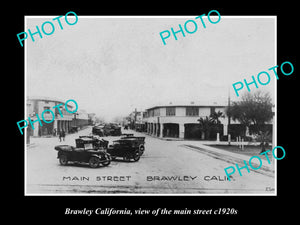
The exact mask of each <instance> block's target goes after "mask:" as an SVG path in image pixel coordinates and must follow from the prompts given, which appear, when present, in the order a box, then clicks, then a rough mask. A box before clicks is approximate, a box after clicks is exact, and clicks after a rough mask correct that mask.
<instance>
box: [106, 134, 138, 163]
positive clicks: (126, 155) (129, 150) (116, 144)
mask: <svg viewBox="0 0 300 225" xmlns="http://www.w3.org/2000/svg"><path fill="white" fill-rule="evenodd" d="M107 152H108V153H109V154H110V155H111V158H112V159H113V160H114V159H116V158H117V157H121V158H123V160H124V161H131V159H133V161H135V162H136V161H139V160H140V157H141V155H142V154H143V153H142V150H141V148H140V144H139V141H137V139H136V138H126V139H119V140H116V141H113V144H112V145H110V146H108V149H107Z"/></svg>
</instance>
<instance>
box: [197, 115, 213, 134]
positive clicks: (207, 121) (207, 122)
mask: <svg viewBox="0 0 300 225" xmlns="http://www.w3.org/2000/svg"><path fill="white" fill-rule="evenodd" d="M198 121H199V124H200V131H201V132H203V133H204V139H208V138H209V136H210V131H211V129H212V126H213V124H214V123H213V119H212V118H211V117H208V116H206V117H205V118H203V117H201V118H200V119H198Z"/></svg>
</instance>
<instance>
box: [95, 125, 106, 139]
mask: <svg viewBox="0 0 300 225" xmlns="http://www.w3.org/2000/svg"><path fill="white" fill-rule="evenodd" d="M92 133H93V134H95V135H98V136H100V137H103V136H104V131H103V126H94V127H93V128H92Z"/></svg>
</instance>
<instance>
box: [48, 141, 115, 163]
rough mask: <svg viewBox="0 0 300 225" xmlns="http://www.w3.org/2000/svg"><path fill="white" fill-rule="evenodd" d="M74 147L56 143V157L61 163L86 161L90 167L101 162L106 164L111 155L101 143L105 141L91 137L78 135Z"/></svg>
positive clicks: (109, 160)
mask: <svg viewBox="0 0 300 225" xmlns="http://www.w3.org/2000/svg"><path fill="white" fill-rule="evenodd" d="M104 141H105V140H104ZM75 142H76V147H74V146H70V145H57V146H55V147H54V149H55V150H57V151H58V154H57V158H58V159H59V162H60V164H61V165H64V166H65V165H67V164H68V163H69V162H78V163H88V164H89V166H90V167H91V168H97V167H99V166H100V164H102V165H103V166H108V165H109V164H110V162H111V156H110V155H109V154H108V153H107V152H106V150H105V147H103V146H102V145H104V144H105V142H103V141H102V142H101V140H99V139H97V138H93V137H80V138H77V139H76V140H75Z"/></svg>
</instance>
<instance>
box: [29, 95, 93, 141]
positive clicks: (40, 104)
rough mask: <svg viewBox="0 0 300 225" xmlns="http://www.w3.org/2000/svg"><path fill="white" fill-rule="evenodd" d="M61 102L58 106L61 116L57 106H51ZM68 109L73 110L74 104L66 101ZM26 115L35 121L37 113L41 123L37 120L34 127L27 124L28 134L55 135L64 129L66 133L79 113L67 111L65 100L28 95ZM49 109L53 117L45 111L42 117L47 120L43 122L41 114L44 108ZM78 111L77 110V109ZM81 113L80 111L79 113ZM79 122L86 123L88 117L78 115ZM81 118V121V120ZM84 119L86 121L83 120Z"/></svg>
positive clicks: (74, 123)
mask: <svg viewBox="0 0 300 225" xmlns="http://www.w3.org/2000/svg"><path fill="white" fill-rule="evenodd" d="M58 104H62V105H61V106H60V107H59V108H60V111H61V113H62V115H63V116H61V115H60V113H59V110H58V108H55V109H54V108H53V107H54V106H56V105H58ZM67 107H68V110H69V111H73V110H74V109H73V108H74V107H75V106H74V105H73V104H72V103H68V105H67ZM26 109H27V116H28V117H30V119H31V121H32V122H33V121H37V120H38V118H37V116H36V114H38V115H39V118H40V121H41V123H42V125H41V124H40V123H39V122H38V121H37V122H34V123H33V126H34V129H32V127H31V126H30V125H29V126H27V132H28V134H29V135H30V136H45V135H57V134H58V133H59V132H60V131H65V132H66V133H68V132H69V131H70V129H71V127H72V126H75V125H76V122H77V118H76V116H77V117H78V115H80V113H78V112H76V113H74V114H71V113H68V112H67V111H66V109H65V102H64V101H61V100H59V99H56V98H49V97H28V98H27V101H26ZM47 109H48V110H51V111H52V112H53V113H54V115H55V117H54V121H53V122H50V121H51V120H52V119H53V115H52V114H51V112H49V111H46V112H45V113H44V119H45V120H46V121H49V123H45V122H44V121H43V120H42V117H41V114H42V112H43V111H44V110H47ZM78 111H79V110H78ZM81 114H82V113H81ZM78 120H80V122H77V123H80V124H85V123H86V124H88V117H87V115H86V117H85V116H79V119H78ZM81 120H82V121H81ZM85 121H86V122H85Z"/></svg>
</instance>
